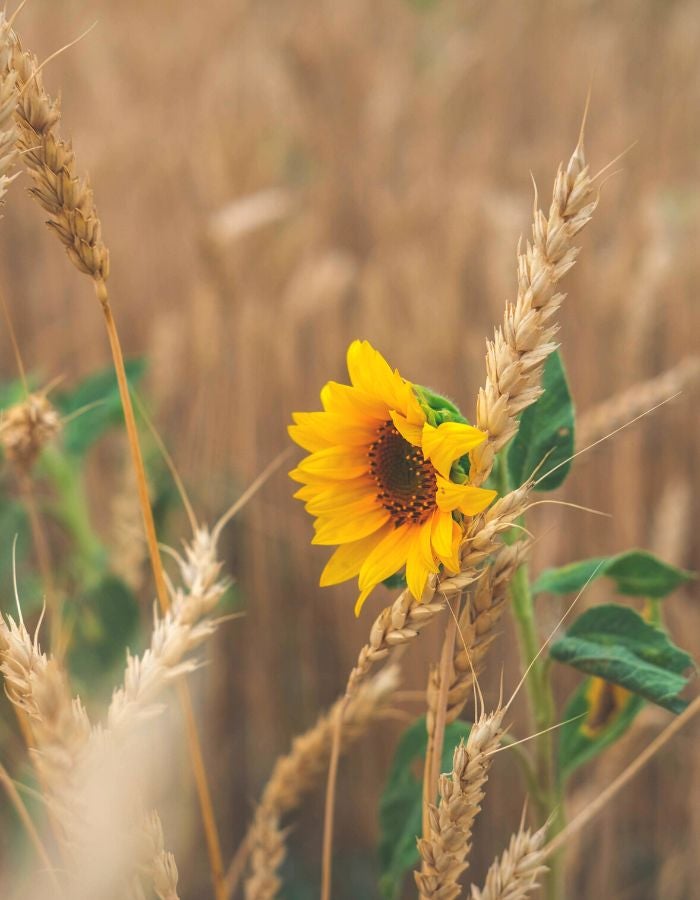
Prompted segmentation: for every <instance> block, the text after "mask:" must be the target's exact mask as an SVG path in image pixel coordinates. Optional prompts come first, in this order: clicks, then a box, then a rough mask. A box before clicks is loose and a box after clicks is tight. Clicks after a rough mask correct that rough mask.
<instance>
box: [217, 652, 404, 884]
mask: <svg viewBox="0 0 700 900" xmlns="http://www.w3.org/2000/svg"><path fill="white" fill-rule="evenodd" d="M398 681H399V671H398V669H397V668H396V667H395V666H390V667H388V668H386V669H384V670H382V671H381V672H380V673H379V674H378V675H376V676H375V677H374V678H373V679H371V680H370V681H368V682H366V683H365V684H364V685H362V687H361V688H359V690H358V691H357V693H356V694H355V695H354V696H353V698H352V699H351V700H350V701H349V702H348V703H347V705H346V707H345V714H344V720H343V726H344V727H343V746H344V748H345V749H347V748H348V747H349V746H350V744H351V743H353V742H355V741H356V740H358V739H359V738H360V737H361V736H362V735H363V734H364V733H365V732H366V731H367V729H368V727H369V726H370V725H371V723H372V722H374V721H375V720H376V719H377V717H378V716H380V715H381V713H382V711H383V710H384V707H385V705H386V702H387V700H388V699H389V697H390V696H391V694H392V693H393V692H394V690H395V689H396V687H397V685H398ZM344 704H345V698H340V699H339V700H337V701H336V703H335V704H334V706H333V707H332V708H331V709H330V711H329V712H328V713H326V714H325V715H323V716H321V717H320V718H319V719H318V721H317V722H316V724H315V725H314V726H313V728H311V729H310V730H309V731H307V732H306V733H305V734H302V735H301V736H299V737H297V738H295V739H294V742H293V744H292V748H291V750H290V752H289V753H288V754H287V755H286V756H283V757H281V758H280V759H278V760H277V762H276V763H275V766H274V769H273V770H272V773H271V775H270V778H269V780H268V782H267V784H266V786H265V789H264V790H263V793H262V796H261V798H260V803H259V804H258V807H257V810H256V812H255V818H254V820H253V824H252V825H251V828H250V830H249V833H248V836H247V838H246V840H245V846H246V848H247V851H248V852H249V853H250V854H251V866H250V875H249V877H248V879H247V881H246V885H245V894H246V898H247V900H270V898H273V897H275V896H276V895H277V891H278V890H279V886H280V881H279V877H278V876H277V871H278V869H279V866H280V865H281V863H282V861H283V859H284V856H285V848H284V837H283V833H282V832H281V830H280V821H281V820H282V818H283V816H285V815H286V814H288V813H289V812H291V811H292V810H293V809H295V808H296V807H297V806H298V805H299V803H300V802H301V798H302V797H303V795H304V794H306V793H308V791H310V790H311V789H312V788H313V787H314V786H315V785H316V784H318V783H319V782H320V781H321V779H322V778H323V775H324V773H325V771H326V767H327V766H328V761H329V758H330V755H331V747H332V743H333V734H334V727H335V722H336V720H337V716H338V715H339V713H340V710H341V708H342V707H343V705H344ZM232 876H233V872H232V870H229V875H228V876H227V879H226V888H227V894H228V895H230V894H231V893H232V892H233V890H234V888H235V886H236V885H235V880H234V878H233V877H232Z"/></svg>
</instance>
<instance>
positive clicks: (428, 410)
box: [413, 384, 468, 428]
mask: <svg viewBox="0 0 700 900" xmlns="http://www.w3.org/2000/svg"><path fill="white" fill-rule="evenodd" d="M413 390H414V392H415V394H416V397H417V398H418V402H419V403H420V405H421V409H422V410H423V412H424V413H425V416H426V418H427V420H428V422H429V424H430V425H433V426H435V427H436V428H437V426H438V425H442V423H443V422H461V423H462V424H468V423H467V420H466V419H465V418H464V416H463V415H462V413H461V412H460V411H459V408H458V407H457V406H455V404H454V403H453V402H452V401H451V400H448V398H447V397H443V395H442V394H438V393H437V392H436V391H432V390H431V389H430V388H427V387H423V386H422V385H420V384H414V385H413Z"/></svg>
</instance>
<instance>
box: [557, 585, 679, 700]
mask: <svg viewBox="0 0 700 900" xmlns="http://www.w3.org/2000/svg"><path fill="white" fill-rule="evenodd" d="M551 655H552V656H553V657H554V659H556V660H559V662H564V663H568V665H570V666H573V667H574V668H575V669H579V670H580V671H582V672H585V673H586V674H587V675H598V676H600V677H601V678H603V679H605V680H606V681H610V682H612V683H613V684H619V685H621V686H622V687H624V688H627V690H629V691H632V693H634V694H639V696H641V697H644V698H645V699H647V700H650V701H651V702H652V703H656V704H658V705H659V706H663V707H665V708H666V709H670V710H671V711H672V712H675V713H678V712H680V711H681V710H683V709H684V708H685V706H686V705H687V704H686V702H685V701H684V700H681V699H680V697H679V696H678V694H679V693H680V692H681V691H682V690H683V688H684V687H685V684H686V679H685V678H684V676H683V674H682V673H683V672H685V671H686V670H688V669H689V668H690V667H691V666H692V665H693V661H692V659H691V657H690V656H689V655H688V654H687V653H686V652H685V651H683V650H680V649H679V648H678V647H676V646H675V645H674V644H672V643H671V641H670V640H669V638H668V636H667V635H666V634H665V632H663V631H661V630H660V629H659V628H656V627H655V626H654V625H650V624H649V623H648V622H645V621H644V619H643V618H642V617H641V616H640V615H639V614H638V613H636V612H635V611H634V610H633V609H630V608H629V607H627V606H619V605H617V604H613V603H611V604H608V605H605V606H596V607H594V608H593V609H589V610H588V611H587V612H585V613H584V614H583V615H582V616H581V617H580V618H579V619H577V620H576V621H575V622H574V624H573V625H572V626H571V628H569V630H568V632H567V634H566V636H565V637H563V638H561V639H560V640H558V641H557V642H556V643H555V644H553V645H552V648H551Z"/></svg>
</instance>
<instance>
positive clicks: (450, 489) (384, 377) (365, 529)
mask: <svg viewBox="0 0 700 900" xmlns="http://www.w3.org/2000/svg"><path fill="white" fill-rule="evenodd" d="M347 362H348V372H349V375H350V384H349V385H346V384H339V383H337V382H334V381H330V382H328V384H326V385H325V387H324V388H323V390H322V391H321V403H322V405H323V410H322V411H320V412H309V413H294V415H293V419H294V424H293V425H290V427H289V433H290V435H291V437H292V438H293V440H294V441H296V443H297V444H299V445H300V446H301V447H303V448H304V449H305V450H307V451H308V452H309V455H308V456H306V457H305V458H304V459H303V460H302V461H301V462H300V463H299V465H298V466H297V468H296V469H294V470H293V471H292V472H290V473H289V474H290V476H291V477H292V478H293V479H294V480H295V481H297V482H300V483H301V484H302V487H301V488H300V489H299V490H298V491H297V492H296V494H295V495H294V496H295V497H298V498H299V499H300V500H303V501H304V503H305V506H306V509H307V511H308V512H309V513H310V514H311V515H312V516H314V517H315V522H314V529H315V536H314V538H313V543H314V544H323V545H328V546H335V545H337V549H336V550H335V551H334V553H333V555H332V556H331V558H330V559H329V561H328V563H327V565H326V567H325V568H324V570H323V572H322V574H321V585H330V584H338V583H339V582H341V581H346V580H348V579H350V578H355V577H357V578H358V582H359V588H360V595H359V597H358V599H357V603H356V604H355V613H356V615H359V612H360V609H361V608H362V605H363V603H364V602H365V600H366V599H367V596H368V595H369V594H370V592H371V591H372V590H373V589H374V588H375V587H376V586H377V585H378V584H379V583H380V582H382V581H384V580H385V579H387V578H389V577H390V576H392V575H395V574H396V573H397V572H399V571H401V570H404V569H405V575H406V581H407V583H408V587H409V589H410V591H411V593H412V594H413V596H414V597H415V598H416V599H417V600H420V599H421V598H422V596H423V594H424V592H425V587H426V583H427V580H428V577H429V575H430V574H431V573H435V572H437V571H438V570H439V568H440V566H444V567H445V568H446V569H447V570H448V571H450V572H456V571H457V570H458V569H459V545H460V542H461V540H462V536H463V533H464V520H465V517H469V516H474V515H476V514H477V513H480V512H481V511H482V510H484V509H485V508H486V507H487V506H488V505H489V503H490V502H491V501H492V500H493V498H494V497H495V495H496V492H495V491H490V490H486V489H484V488H478V487H474V486H473V485H471V484H469V481H468V478H467V474H466V471H467V466H466V465H465V461H464V457H465V454H467V453H468V452H469V451H470V450H471V449H472V448H474V447H476V446H478V445H479V444H480V443H481V442H482V441H484V440H485V439H486V435H485V434H484V433H483V432H482V431H479V430H478V429H477V428H473V427H472V426H471V425H468V424H467V423H466V421H465V420H464V418H463V417H462V416H461V414H460V412H459V410H458V409H457V408H456V407H455V406H454V405H453V404H451V403H450V402H449V401H447V400H445V399H444V398H442V397H440V396H439V395H437V394H435V393H433V392H432V391H429V390H428V389H427V388H423V387H420V386H418V385H413V384H411V383H410V382H408V381H406V380H405V379H404V378H402V377H401V376H400V375H399V373H398V371H396V370H395V369H394V370H392V369H391V367H390V366H389V365H388V363H387V362H386V360H385V359H384V358H383V357H382V355H381V354H380V353H379V352H378V351H377V350H375V349H374V348H373V347H372V346H371V344H369V342H368V341H354V342H353V343H352V344H351V345H350V347H349V349H348V355H347Z"/></svg>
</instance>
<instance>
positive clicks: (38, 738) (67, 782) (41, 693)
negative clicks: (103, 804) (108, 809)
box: [0, 616, 90, 852]
mask: <svg viewBox="0 0 700 900" xmlns="http://www.w3.org/2000/svg"><path fill="white" fill-rule="evenodd" d="M0 671H1V672H2V674H3V676H4V679H5V691H6V693H7V696H8V698H9V700H10V702H11V703H13V704H14V705H15V706H16V707H18V708H19V709H21V710H22V711H23V712H24V713H25V714H26V715H27V716H28V718H29V720H30V722H31V726H32V733H33V737H34V741H35V744H36V746H35V747H34V748H32V749H31V750H30V752H31V754H32V756H33V758H34V761H35V764H36V767H37V771H38V773H39V778H40V780H41V784H42V786H43V788H44V790H45V791H46V793H47V802H48V804H49V807H50V811H51V813H52V817H53V819H54V820H55V821H56V823H57V824H58V827H59V838H60V840H61V843H62V845H63V849H64V850H68V851H69V852H70V851H71V849H72V848H73V847H74V846H75V844H76V842H77V841H79V839H80V816H79V813H78V811H77V810H76V804H75V798H76V796H79V793H80V778H81V776H80V766H81V764H82V761H83V759H84V757H85V750H86V746H87V743H88V738H89V736H90V721H89V719H88V716H87V713H86V711H85V708H84V707H83V705H82V703H81V702H80V700H79V699H78V698H75V699H74V698H73V697H72V695H71V692H70V688H69V685H68V682H67V679H66V677H65V674H64V673H63V671H62V670H61V668H60V666H59V665H58V664H57V663H56V661H55V660H53V659H50V658H48V657H47V656H46V654H45V653H42V651H41V648H40V647H39V643H38V640H37V638H36V637H35V638H34V639H32V638H31V636H30V634H29V632H28V631H27V629H26V627H25V625H24V622H23V621H22V620H21V618H20V620H19V622H15V620H14V619H13V618H12V617H11V616H7V617H6V618H4V617H2V616H0Z"/></svg>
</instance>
